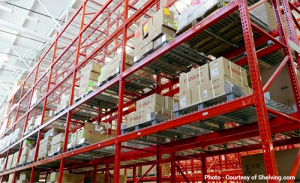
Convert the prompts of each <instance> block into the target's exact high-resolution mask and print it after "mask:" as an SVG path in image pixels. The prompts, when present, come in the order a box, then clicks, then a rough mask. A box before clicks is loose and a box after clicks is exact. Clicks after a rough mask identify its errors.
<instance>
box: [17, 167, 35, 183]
mask: <svg viewBox="0 0 300 183" xmlns="http://www.w3.org/2000/svg"><path fill="white" fill-rule="evenodd" d="M30 176H31V172H29V171H25V172H24V171H23V172H21V173H20V175H19V181H30ZM39 178H40V171H38V170H35V171H34V177H33V182H38V181H39Z"/></svg>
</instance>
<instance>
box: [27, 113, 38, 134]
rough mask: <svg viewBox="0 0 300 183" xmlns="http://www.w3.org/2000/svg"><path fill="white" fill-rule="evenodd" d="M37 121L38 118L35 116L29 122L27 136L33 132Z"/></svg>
mask: <svg viewBox="0 0 300 183" xmlns="http://www.w3.org/2000/svg"><path fill="white" fill-rule="evenodd" d="M35 120H36V117H35V116H32V117H31V118H30V119H29V120H28V121H27V127H26V130H25V134H27V133H29V132H31V131H32V130H33V128H34V124H35Z"/></svg>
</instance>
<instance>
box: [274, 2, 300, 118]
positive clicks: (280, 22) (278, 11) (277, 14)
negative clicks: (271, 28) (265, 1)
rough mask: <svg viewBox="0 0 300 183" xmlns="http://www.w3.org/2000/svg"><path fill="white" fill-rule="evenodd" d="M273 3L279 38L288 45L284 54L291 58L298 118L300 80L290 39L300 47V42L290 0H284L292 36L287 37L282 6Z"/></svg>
mask: <svg viewBox="0 0 300 183" xmlns="http://www.w3.org/2000/svg"><path fill="white" fill-rule="evenodd" d="M272 5H273V10H274V14H275V18H276V22H277V30H278V32H279V38H280V41H281V42H282V43H283V44H285V45H286V47H284V48H283V54H284V56H287V57H289V60H288V62H287V68H288V73H289V76H290V82H291V85H292V88H293V89H292V91H293V95H294V102H295V105H296V108H297V111H298V118H299V117H300V116H299V111H300V89H299V81H298V80H297V75H296V72H295V66H294V63H293V62H294V61H293V56H292V52H291V49H290V46H289V44H290V43H289V41H292V42H293V43H294V44H295V45H296V46H298V47H299V42H298V38H297V35H296V32H295V28H294V23H293V19H292V14H291V10H290V7H289V2H288V1H286V0H282V6H283V12H284V15H285V17H286V21H287V25H288V30H289V34H290V37H289V38H288V37H287V35H286V34H287V33H286V32H285V28H284V24H283V20H282V17H281V8H280V5H279V2H278V0H272ZM298 54H299V53H297V52H295V57H296V60H297V64H300V57H299V56H298Z"/></svg>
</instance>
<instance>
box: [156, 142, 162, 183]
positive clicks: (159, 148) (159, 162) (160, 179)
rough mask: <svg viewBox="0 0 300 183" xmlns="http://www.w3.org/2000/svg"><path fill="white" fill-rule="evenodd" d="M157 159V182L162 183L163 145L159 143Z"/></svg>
mask: <svg viewBox="0 0 300 183" xmlns="http://www.w3.org/2000/svg"><path fill="white" fill-rule="evenodd" d="M156 159H157V165H156V177H157V179H156V182H157V183H161V182H162V170H161V169H162V167H161V161H162V158H161V146H160V145H157V152H156Z"/></svg>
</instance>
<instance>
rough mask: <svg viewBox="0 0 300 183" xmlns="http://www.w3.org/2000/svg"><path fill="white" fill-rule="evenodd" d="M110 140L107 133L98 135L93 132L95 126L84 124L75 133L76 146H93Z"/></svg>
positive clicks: (96, 132)
mask: <svg viewBox="0 0 300 183" xmlns="http://www.w3.org/2000/svg"><path fill="white" fill-rule="evenodd" d="M108 138H110V135H108V134H107V133H99V132H98V131H96V130H95V124H93V123H85V126H84V128H82V129H80V130H78V131H77V135H76V145H80V144H83V143H84V144H93V143H96V142H101V141H104V140H106V139H108Z"/></svg>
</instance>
